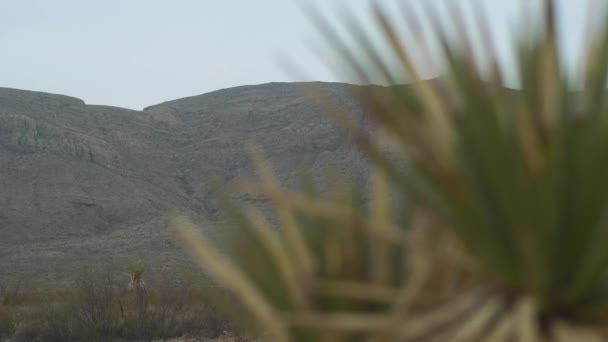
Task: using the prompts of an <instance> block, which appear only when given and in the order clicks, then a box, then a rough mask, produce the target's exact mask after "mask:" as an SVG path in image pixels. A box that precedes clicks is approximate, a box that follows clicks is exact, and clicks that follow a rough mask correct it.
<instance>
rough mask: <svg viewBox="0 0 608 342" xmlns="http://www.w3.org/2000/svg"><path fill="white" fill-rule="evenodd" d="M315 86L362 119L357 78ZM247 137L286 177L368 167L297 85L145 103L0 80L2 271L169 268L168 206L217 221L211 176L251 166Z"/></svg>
mask: <svg viewBox="0 0 608 342" xmlns="http://www.w3.org/2000/svg"><path fill="white" fill-rule="evenodd" d="M316 85H317V86H318V87H319V89H320V90H321V92H322V93H323V94H324V96H328V97H330V98H331V99H332V101H333V102H335V103H336V104H337V105H339V106H340V107H342V108H344V109H346V110H347V111H348V112H350V113H352V115H354V116H355V117H356V118H357V120H362V117H363V114H362V111H361V109H360V107H359V106H358V105H357V102H356V98H355V96H353V94H352V92H353V91H355V90H356V87H353V86H349V85H344V84H329V83H318V84H316ZM251 141H255V142H256V143H257V144H259V145H261V146H262V148H263V149H264V151H265V152H266V154H267V156H268V158H269V159H270V160H271V161H272V162H273V165H274V167H275V171H276V173H277V175H278V177H279V179H281V180H282V181H283V182H285V183H286V184H292V183H294V182H295V180H296V178H297V177H296V172H297V170H298V168H299V167H306V168H311V169H312V170H313V173H315V174H317V175H319V174H321V173H323V172H324V170H325V169H326V167H327V166H328V165H329V164H333V165H334V166H335V168H336V169H338V170H339V172H342V173H344V174H347V175H349V176H354V177H359V178H362V177H364V175H365V173H366V171H365V169H366V168H365V166H364V165H365V162H364V158H363V157H362V156H361V155H360V154H359V153H358V152H357V151H356V149H354V148H353V146H352V144H351V143H350V141H349V139H348V138H347V137H346V136H345V135H344V134H343V133H342V132H341V131H340V130H339V129H337V128H336V127H335V125H334V124H333V121H332V119H331V118H330V117H329V116H328V115H327V113H326V112H325V110H324V109H323V108H322V107H321V106H320V105H319V104H318V102H316V101H315V100H314V99H311V98H310V97H308V96H306V93H305V92H304V91H303V89H302V85H301V84H285V83H282V84H279V83H271V84H264V85H258V86H244V87H237V88H231V89H226V90H220V91H216V92H213V93H209V94H205V95H200V96H194V97H189V98H184V99H179V100H175V101H169V102H165V103H162V104H159V105H155V106H152V107H148V108H146V109H144V110H143V111H132V110H126V109H122V108H115V107H107V106H91V105H86V104H85V103H84V102H83V101H81V100H79V99H75V98H71V97H67V96H60V95H51V94H45V93H38V92H29V91H22V90H15V89H5V88H0V271H3V272H2V274H4V275H5V277H4V278H11V277H13V278H14V277H27V278H36V279H39V280H40V281H46V282H57V281H59V282H60V281H62V280H65V279H66V277H68V276H67V275H69V274H73V273H74V272H75V270H77V269H78V268H79V267H81V266H83V265H87V264H88V265H90V264H95V263H98V262H101V261H104V262H107V261H108V260H113V261H115V262H117V263H122V262H124V261H125V260H132V259H133V258H142V259H145V260H147V261H149V263H150V264H153V265H156V266H154V267H155V268H156V267H157V266H158V268H159V269H160V268H162V267H169V266H168V265H170V264H171V263H172V262H175V260H178V259H179V258H181V256H180V254H179V252H178V251H177V250H178V248H176V247H175V246H173V244H172V242H171V240H170V238H169V236H168V234H167V232H166V229H165V227H164V224H163V215H165V214H166V213H167V212H168V211H170V210H179V211H182V212H185V213H187V214H188V215H190V216H192V217H193V218H194V219H195V220H197V221H198V222H199V223H201V225H202V226H203V227H204V229H207V230H209V231H213V230H214V229H216V227H217V222H216V221H217V217H218V216H217V211H218V208H217V206H216V204H215V200H214V199H215V194H214V191H215V187H214V186H213V184H214V181H216V180H219V181H220V182H224V183H229V182H231V181H232V180H233V179H235V177H239V176H248V175H252V174H253V172H252V168H251V165H250V163H249V159H248V156H247V153H246V152H245V148H244V146H245V145H246V144H247V143H248V142H251ZM242 200H245V199H242ZM0 280H1V279H0Z"/></svg>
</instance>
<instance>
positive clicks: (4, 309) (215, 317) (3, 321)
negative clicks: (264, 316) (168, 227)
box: [0, 273, 244, 342]
mask: <svg viewBox="0 0 608 342" xmlns="http://www.w3.org/2000/svg"><path fill="white" fill-rule="evenodd" d="M122 280H124V279H122ZM13 293H14V292H13ZM210 293H217V290H215V289H213V288H210V287H208V286H202V285H200V286H199V285H197V286H195V285H194V284H192V283H188V282H179V283H178V282H174V283H170V282H167V283H161V284H158V285H152V286H149V287H144V288H142V289H141V291H139V292H138V293H135V292H134V291H133V290H129V289H128V288H127V286H126V284H124V282H119V281H117V277H113V276H111V275H104V276H96V275H94V274H93V273H85V274H83V276H82V277H81V279H80V281H78V283H77V284H76V285H75V286H74V287H73V288H72V289H70V290H66V291H63V292H60V291H22V292H17V293H14V294H15V295H18V296H15V298H16V297H18V298H19V299H20V300H18V301H17V300H14V301H10V302H3V303H2V304H0V340H3V339H7V340H9V341H14V342H19V341H24V342H25V341H58V342H59V341H61V342H64V341H112V340H120V341H152V340H158V339H163V340H164V339H170V338H182V337H185V336H191V337H192V338H196V339H199V340H218V339H222V338H224V339H225V338H228V337H230V338H231V339H233V340H244V338H243V337H242V335H241V334H240V333H238V332H237V329H236V328H235V326H234V324H233V323H231V322H230V321H229V320H228V319H227V318H226V317H225V316H224V315H222V314H221V313H220V310H219V309H218V307H217V306H215V305H213V304H212V302H213V300H212V299H211V298H210V296H209V294H210Z"/></svg>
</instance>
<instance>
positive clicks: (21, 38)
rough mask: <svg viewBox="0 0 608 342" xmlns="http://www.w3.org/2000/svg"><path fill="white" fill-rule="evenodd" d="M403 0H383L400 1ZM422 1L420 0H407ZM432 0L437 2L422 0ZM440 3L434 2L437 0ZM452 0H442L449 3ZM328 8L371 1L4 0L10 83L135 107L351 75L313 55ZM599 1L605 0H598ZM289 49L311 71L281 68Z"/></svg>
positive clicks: (3, 47) (516, 24)
mask: <svg viewBox="0 0 608 342" xmlns="http://www.w3.org/2000/svg"><path fill="white" fill-rule="evenodd" d="M399 1H403V0H386V1H383V0H378V2H381V3H394V2H399ZM406 1H410V2H416V0H406ZM418 1H431V0H418ZM433 1H434V0H433ZM442 1H443V2H444V3H461V2H462V3H484V4H485V7H486V8H488V12H487V18H488V21H490V22H492V23H493V24H494V25H495V31H496V32H497V33H496V36H495V37H494V39H495V40H496V41H497V42H498V45H499V46H501V50H503V51H508V49H507V46H506V44H505V43H506V42H507V38H506V33H507V32H510V31H511V29H510V28H521V27H522V25H524V24H525V23H526V22H529V20H521V17H520V15H519V14H520V12H519V5H518V4H520V3H540V0H519V1H518V0H442ZM442 1H436V2H438V3H441V2H442ZM589 1H594V0H589ZM307 2H312V3H317V4H322V8H323V9H324V11H330V10H331V9H333V11H334V12H332V13H336V12H335V11H336V8H338V9H339V8H340V6H345V5H348V6H350V7H352V8H354V9H355V10H356V11H362V10H363V9H364V8H365V6H366V5H367V4H369V2H370V1H369V0H322V1H321V0H318V1H315V0H257V1H253V0H99V1H92V0H90V1H88V0H53V1H49V0H18V1H17V0H15V1H8V0H7V1H1V2H0V86H2V87H11V88H19V89H28V90H37V91H45V92H50V93H57V94H65V95H71V96H75V97H78V98H81V99H83V100H85V101H86V102H87V103H90V104H104V105H113V106H120V107H126V108H132V109H142V108H143V107H146V106H149V105H153V104H157V103H160V102H163V101H167V100H172V99H176V98H181V97H185V96H191V95H197V94H202V93H205V92H209V91H213V90H217V89H221V88H228V87H233V86H238V85H245V84H259V83H266V82H274V81H302V80H320V81H349V80H347V79H344V78H341V77H338V76H335V75H333V74H332V73H331V72H330V71H328V70H327V68H326V67H325V63H323V62H320V61H319V60H318V58H317V57H315V56H316V55H315V54H314V53H311V49H312V48H311V46H312V45H311V42H313V43H315V42H316V41H315V40H317V41H318V38H316V35H315V30H314V29H313V28H312V27H311V25H310V23H309V21H308V20H307V19H306V17H305V16H304V15H303V12H302V10H301V8H300V7H301V6H299V4H300V3H307ZM597 2H599V0H597ZM559 3H560V8H561V11H562V13H563V14H565V15H563V18H564V20H563V21H562V25H563V26H562V27H560V29H561V31H562V33H564V35H563V36H564V42H565V44H564V45H565V47H566V50H567V53H568V55H570V56H575V55H577V54H578V53H579V45H580V44H581V32H582V31H581V30H582V29H583V27H584V22H585V19H586V16H585V13H586V12H585V11H586V5H585V4H586V3H587V1H581V0H562V1H559ZM280 56H287V57H288V58H289V59H291V60H292V61H294V62H295V64H297V65H298V67H299V68H300V69H301V70H303V71H304V72H305V73H306V75H307V77H305V78H302V76H300V77H294V75H290V74H289V73H286V72H285V71H284V69H283V68H282V67H280V65H279V63H278V60H279V57H280Z"/></svg>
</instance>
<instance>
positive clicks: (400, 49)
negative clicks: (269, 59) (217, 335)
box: [175, 0, 608, 341]
mask: <svg viewBox="0 0 608 342" xmlns="http://www.w3.org/2000/svg"><path fill="white" fill-rule="evenodd" d="M446 3H447V2H446ZM542 4H543V15H542V23H543V25H539V26H538V27H537V28H535V29H534V30H532V31H524V32H521V33H520V34H519V36H518V39H517V41H515V42H514V44H513V46H514V50H515V51H513V52H514V56H516V58H517V59H516V61H517V62H516V66H517V73H518V76H519V81H520V88H521V89H520V90H518V91H512V90H508V89H506V88H505V87H504V78H505V76H504V73H505V71H504V70H503V68H502V67H501V65H500V63H499V62H498V61H497V58H498V57H497V53H496V51H495V50H494V47H493V46H492V43H491V39H490V37H491V35H490V34H489V33H488V30H489V26H488V25H487V24H485V23H484V21H483V14H480V13H477V16H476V19H477V22H476V23H477V26H476V29H477V31H476V32H471V30H470V29H468V28H467V27H468V26H467V25H465V21H464V19H463V14H462V12H461V9H460V8H458V7H455V6H452V7H450V16H449V17H450V21H449V22H447V23H446V22H440V20H439V16H438V14H437V13H438V11H437V9H435V8H433V7H432V2H428V1H427V2H424V3H423V5H424V6H423V11H422V12H421V13H420V14H419V15H418V16H417V15H411V13H417V12H413V11H412V9H411V8H408V7H407V6H404V8H403V13H405V14H406V15H405V16H404V18H403V19H405V20H403V21H404V22H405V24H406V26H408V28H409V29H410V30H416V29H417V27H418V25H419V23H418V21H419V20H421V19H424V20H425V21H427V22H430V23H431V28H432V33H433V37H434V38H435V41H434V42H436V46H437V48H438V49H437V52H436V53H437V56H436V59H438V60H440V61H441V65H442V67H443V70H444V75H443V76H442V77H441V78H440V79H437V80H432V81H428V80H423V79H421V76H420V75H419V72H418V69H417V66H416V62H415V61H414V58H413V55H414V54H413V52H414V51H412V50H411V48H410V47H409V46H414V47H418V46H419V45H416V44H411V45H409V44H408V43H409V42H407V41H405V42H404V41H403V40H402V39H401V37H402V35H401V34H400V31H399V29H398V27H400V26H399V25H397V23H396V22H395V21H394V20H393V19H392V18H393V16H390V15H388V14H387V11H386V10H384V9H383V8H382V7H380V6H375V7H373V8H372V9H371V11H370V16H371V17H372V18H373V20H374V23H375V24H376V28H377V29H378V31H379V32H381V35H380V36H372V35H370V34H369V33H368V32H366V30H365V29H363V28H362V27H363V26H362V24H361V22H359V20H357V19H355V18H354V17H352V16H349V15H345V16H344V17H343V19H344V20H342V21H341V24H344V25H342V26H340V27H336V25H334V24H333V23H332V22H330V21H329V20H327V19H325V18H324V17H323V15H322V13H319V12H315V11H314V10H313V11H312V12H311V18H312V19H313V20H314V23H315V25H316V26H317V27H318V28H319V29H320V32H321V33H322V35H323V36H324V37H325V38H326V39H327V42H328V46H329V48H330V49H333V51H335V53H336V55H337V56H338V57H337V58H338V59H339V62H341V63H342V64H343V65H345V66H346V69H347V70H348V72H349V73H350V75H351V76H353V75H354V76H355V77H357V78H358V79H359V80H360V81H361V82H369V81H370V80H380V81H382V82H383V83H386V84H395V83H398V82H400V80H403V79H408V80H409V81H410V83H411V84H410V85H408V86H406V87H404V86H392V87H363V88H361V89H360V90H359V91H358V92H357V96H358V98H359V99H360V100H361V103H362V104H363V105H364V106H365V108H366V109H367V112H368V113H369V114H370V116H371V117H372V118H373V120H374V122H375V127H374V129H373V130H371V131H370V130H369V129H366V128H363V127H360V126H359V125H357V124H356V123H355V121H354V120H352V119H351V118H350V117H349V115H348V113H342V112H340V110H339V109H337V108H338V106H336V105H335V104H333V103H331V102H330V101H331V99H329V98H327V97H325V96H315V97H316V98H319V100H320V101H322V103H323V104H325V105H326V107H327V108H328V109H331V114H332V115H333V116H334V117H335V118H336V120H337V122H338V123H339V124H341V125H342V126H343V127H344V128H345V129H347V130H348V131H349V132H350V133H351V136H352V137H353V140H354V141H355V142H356V143H357V144H359V146H361V147H362V148H363V150H364V151H365V152H366V153H367V154H368V156H369V157H370V160H371V162H372V164H373V167H372V170H373V171H372V176H371V178H372V182H371V183H372V186H371V193H370V195H369V203H366V204H365V205H362V204H361V202H362V201H360V200H357V198H358V195H357V194H359V195H360V194H361V191H360V189H361V187H358V186H353V187H346V186H345V187H339V186H337V187H336V188H335V189H333V191H330V192H329V193H328V194H325V195H321V194H319V193H318V192H317V191H316V190H315V189H314V187H312V186H309V187H308V189H304V190H302V191H300V192H293V191H288V190H284V189H282V188H281V187H280V186H279V185H278V184H277V182H276V180H275V179H274V177H273V175H272V172H271V168H270V166H269V165H268V164H267V163H266V162H265V161H264V159H263V158H262V157H260V155H259V153H254V154H255V155H256V157H255V162H256V165H257V170H258V176H259V181H258V182H257V183H246V184H244V185H243V188H244V190H245V191H247V192H248V193H257V194H260V195H263V196H266V197H267V198H268V199H270V201H271V202H272V204H273V206H274V209H275V214H276V219H277V222H278V226H279V228H278V229H273V228H272V225H270V224H269V223H268V222H267V221H266V220H267V218H265V217H264V216H263V215H262V214H261V213H260V212H259V211H257V210H256V209H253V208H248V209H246V210H240V209H236V211H235V212H234V214H233V215H234V217H235V218H238V221H239V222H240V223H241V224H240V228H241V229H242V230H243V236H247V237H248V239H247V241H246V244H245V245H243V244H241V245H239V252H238V253H228V255H230V256H226V255H225V254H223V253H220V251H219V250H218V249H217V248H216V247H215V245H214V244H213V243H212V242H210V240H208V239H207V238H205V237H204V236H202V235H201V234H200V233H198V232H197V230H196V229H195V228H193V226H192V225H191V224H190V223H189V222H188V221H187V220H185V219H183V218H179V219H176V223H175V225H176V226H177V227H178V228H179V229H178V231H179V232H180V236H181V237H182V240H183V241H184V243H185V244H186V245H187V247H188V249H189V250H190V251H191V252H192V253H193V255H194V256H195V258H196V260H197V261H198V262H200V263H201V265H202V266H204V267H205V268H206V269H207V270H208V272H209V273H210V275H211V276H213V277H214V278H215V279H217V280H218V281H219V282H220V283H221V284H222V285H223V286H226V287H227V288H228V289H230V290H231V291H233V292H234V293H235V294H236V295H237V296H239V298H240V299H241V301H242V302H243V304H244V306H245V307H246V308H247V309H248V310H249V311H250V314H251V315H252V317H253V318H254V319H255V320H256V321H257V322H258V323H259V326H260V327H261V330H262V331H264V332H267V333H269V334H271V336H272V338H273V339H276V340H282V341H291V340H294V341H295V340H297V341H300V340H302V341H304V340H306V341H308V340H311V341H313V340H314V341H316V340H330V341H334V340H335V341H340V340H351V339H353V340H360V339H368V338H369V339H371V340H373V341H376V340H377V341H390V340H395V341H409V340H415V341H446V340H449V341H453V340H456V341H470V340H478V341H545V340H547V341H553V340H555V341H570V340H585V341H596V340H602V338H604V337H605V336H608V335H606V334H607V333H608V332H607V331H606V329H604V328H602V327H603V326H606V323H608V272H607V271H608V210H607V209H608V177H605V175H606V174H608V153H607V152H606V151H608V107H607V101H606V100H605V96H606V91H605V88H606V77H607V75H608V15H603V17H602V19H603V20H602V22H601V23H602V27H601V28H600V29H599V30H593V31H590V33H589V34H590V38H589V42H590V43H589V46H588V50H587V51H586V54H585V60H584V61H583V65H584V68H583V69H584V72H583V75H581V79H582V90H580V91H578V92H572V91H571V89H572V88H573V87H572V85H573V83H574V81H575V80H573V79H571V78H569V76H568V72H567V70H566V66H565V65H566V63H565V60H564V56H563V53H562V52H561V51H562V50H561V49H560V47H559V41H560V40H559V38H558V34H557V28H556V27H557V24H556V21H557V16H556V14H555V3H554V1H551V0H544V1H542ZM607 14H608V13H607ZM339 32H345V33H342V34H340V33H339ZM447 32H455V33H456V34H455V36H452V35H450V34H448V33H447ZM472 37H478V38H480V39H479V40H478V41H479V42H481V46H482V47H483V49H484V50H485V51H484V54H485V56H487V57H488V58H487V59H486V60H483V61H482V60H480V59H479V57H478V56H477V55H475V54H474V53H473V51H474V49H473V48H472V44H473V38H472ZM308 90H309V91H310V93H311V95H313V96H314V95H319V94H316V92H317V91H316V90H315V89H308ZM386 141H390V142H391V144H390V145H391V147H390V148H391V150H395V151H398V152H400V153H403V154H404V155H405V157H406V158H407V160H408V167H407V168H406V169H405V170H404V169H403V168H402V167H399V166H398V165H396V164H395V162H394V160H393V159H391V158H388V157H387V154H386V153H385V152H386V151H385V150H386V147H385V146H386V144H385V142H386ZM307 183H310V182H307ZM391 192H398V193H400V194H407V196H408V206H407V211H408V212H409V213H410V214H411V215H410V217H411V220H409V221H408V222H407V223H404V222H403V220H396V219H395V214H396V213H395V212H393V210H392V208H393V207H394V206H393V204H392V203H391V200H390V198H391V196H390V193H391ZM405 210H406V208H398V211H405Z"/></svg>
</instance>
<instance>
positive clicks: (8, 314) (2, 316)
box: [0, 306, 15, 338]
mask: <svg viewBox="0 0 608 342" xmlns="http://www.w3.org/2000/svg"><path fill="white" fill-rule="evenodd" d="M14 330H15V315H14V313H13V311H12V310H11V308H8V307H6V306H0V338H6V337H9V336H12V334H13V332H14Z"/></svg>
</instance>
